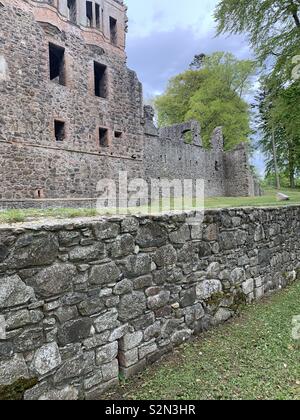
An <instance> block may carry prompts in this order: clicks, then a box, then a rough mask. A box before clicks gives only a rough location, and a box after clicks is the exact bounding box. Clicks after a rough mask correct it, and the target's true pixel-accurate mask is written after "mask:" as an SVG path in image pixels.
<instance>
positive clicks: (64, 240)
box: [58, 231, 80, 246]
mask: <svg viewBox="0 0 300 420" xmlns="http://www.w3.org/2000/svg"><path fill="white" fill-rule="evenodd" d="M58 239H59V243H60V245H61V246H74V245H78V244H79V242H80V233H79V232H77V231H63V232H59V234H58Z"/></svg>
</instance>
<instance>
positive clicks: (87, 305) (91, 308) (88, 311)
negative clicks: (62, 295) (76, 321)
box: [78, 297, 104, 316]
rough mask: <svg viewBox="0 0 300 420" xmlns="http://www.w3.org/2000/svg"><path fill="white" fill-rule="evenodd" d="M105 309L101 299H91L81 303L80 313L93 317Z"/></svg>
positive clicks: (79, 306)
mask: <svg viewBox="0 0 300 420" xmlns="http://www.w3.org/2000/svg"><path fill="white" fill-rule="evenodd" d="M103 309H104V303H103V300H102V299H101V298H93V297H91V298H89V299H87V300H84V301H83V302H80V304H79V305H78V311H79V313H80V315H82V316H91V315H95V314H98V313H100V312H101V311H102V310H103Z"/></svg>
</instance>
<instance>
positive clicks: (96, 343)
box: [83, 331, 110, 350]
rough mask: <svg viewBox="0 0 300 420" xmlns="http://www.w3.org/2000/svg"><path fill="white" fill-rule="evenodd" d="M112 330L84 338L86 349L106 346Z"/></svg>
mask: <svg viewBox="0 0 300 420" xmlns="http://www.w3.org/2000/svg"><path fill="white" fill-rule="evenodd" d="M109 336H110V331H105V332H104V333H102V334H96V335H94V336H93V337H91V338H88V339H86V340H84V342H83V345H84V348H85V349H86V350H91V349H95V348H96V347H101V346H104V344H106V343H107V342H108V339H109Z"/></svg>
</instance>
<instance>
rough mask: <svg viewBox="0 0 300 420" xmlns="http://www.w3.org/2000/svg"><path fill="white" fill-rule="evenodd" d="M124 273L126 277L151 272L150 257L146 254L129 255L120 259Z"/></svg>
mask: <svg viewBox="0 0 300 420" xmlns="http://www.w3.org/2000/svg"><path fill="white" fill-rule="evenodd" d="M122 268H123V272H124V275H125V276H126V277H128V278H135V277H141V276H144V275H146V274H149V273H151V258H150V256H149V255H148V254H138V255H131V256H130V257H127V258H126V259H125V260H123V261H122Z"/></svg>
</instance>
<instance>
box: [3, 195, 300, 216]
mask: <svg viewBox="0 0 300 420" xmlns="http://www.w3.org/2000/svg"><path fill="white" fill-rule="evenodd" d="M281 192H283V193H284V194H287V195H288V196H289V197H290V200H289V201H285V202H278V201H277V198H276V194H277V191H276V190H268V191H265V194H264V195H263V196H262V197H215V198H207V199H206V200H205V203H204V206H205V208H211V209H214V208H226V207H249V206H250V207H252V206H256V207H262V206H286V205H293V204H300V190H288V189H285V190H283V191H281ZM180 204H181V201H180V200H178V199H175V200H174V201H173V203H172V209H173V210H179V209H180ZM193 208H195V207H194V206H193V204H191V205H190V207H188V208H186V210H189V209H193ZM147 210H148V208H147V207H141V208H137V209H135V210H132V213H133V214H134V213H147ZM159 211H160V209H159V206H158V205H157V204H154V205H153V207H152V212H154V213H159ZM97 215H99V213H98V212H97V210H96V209H70V208H63V209H46V210H34V209H28V210H7V211H1V212H0V223H15V222H24V221H27V220H35V219H40V218H45V217H46V218H57V219H62V218H75V217H91V216H97Z"/></svg>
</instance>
